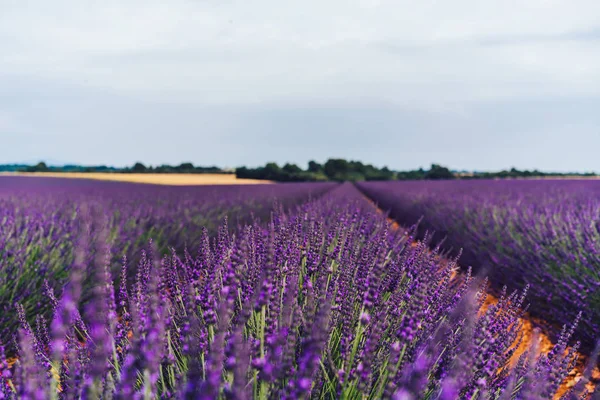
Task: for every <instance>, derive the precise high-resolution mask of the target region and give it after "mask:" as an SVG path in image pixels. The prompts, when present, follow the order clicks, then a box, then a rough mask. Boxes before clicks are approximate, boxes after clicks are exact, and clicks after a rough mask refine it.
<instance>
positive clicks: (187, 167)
mask: <svg viewBox="0 0 600 400" xmlns="http://www.w3.org/2000/svg"><path fill="white" fill-rule="evenodd" d="M175 169H176V170H178V171H181V172H186V171H189V172H191V171H193V170H194V164H192V163H189V162H188V163H182V164H181V165H179V166H178V167H175Z"/></svg>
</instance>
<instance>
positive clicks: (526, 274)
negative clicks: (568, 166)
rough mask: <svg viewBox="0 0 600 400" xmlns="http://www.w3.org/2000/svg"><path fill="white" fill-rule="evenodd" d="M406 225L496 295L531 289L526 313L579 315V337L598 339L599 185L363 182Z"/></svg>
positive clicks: (564, 318) (558, 318) (553, 319)
mask: <svg viewBox="0 0 600 400" xmlns="http://www.w3.org/2000/svg"><path fill="white" fill-rule="evenodd" d="M359 187H360V189H361V190H362V191H363V192H364V193H365V194H367V195H368V196H369V197H371V198H372V199H374V200H375V201H376V202H377V203H379V205H380V206H381V207H382V208H384V209H387V210H390V211H391V215H392V216H393V217H394V218H396V219H397V220H398V221H400V222H401V223H404V224H408V225H410V224H414V223H416V222H417V221H418V220H419V219H420V218H421V217H423V219H422V221H421V223H420V225H421V228H422V230H423V231H425V230H431V231H436V232H437V238H442V237H445V243H444V246H445V247H446V248H453V249H455V250H458V249H463V255H462V257H461V263H462V264H464V265H472V266H473V267H474V268H480V269H481V270H482V271H483V272H484V273H485V274H486V275H489V276H490V280H491V282H492V284H495V285H496V288H501V287H502V286H503V285H510V286H513V287H521V288H522V287H525V285H531V287H532V290H531V291H530V294H529V299H530V301H531V303H532V306H531V312H532V314H534V315H535V316H537V317H540V318H542V319H544V320H546V321H548V322H550V323H553V324H557V325H558V326H561V325H562V324H564V323H566V322H568V321H572V320H573V318H575V316H576V315H577V313H578V312H579V311H582V312H583V318H582V321H581V323H582V329H581V337H582V339H583V340H584V342H585V344H586V345H587V346H589V347H591V346H593V343H594V341H595V340H597V339H598V336H599V335H600V231H599V228H600V182H597V181H554V180H545V181H543V180H536V181H506V180H504V181H446V182H394V183H375V182H373V183H361V184H360V185H359Z"/></svg>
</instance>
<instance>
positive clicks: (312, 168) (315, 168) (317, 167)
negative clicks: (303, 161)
mask: <svg viewBox="0 0 600 400" xmlns="http://www.w3.org/2000/svg"><path fill="white" fill-rule="evenodd" d="M308 172H314V173H317V172H323V166H322V165H321V164H319V163H318V162H315V161H312V160H311V161H309V162H308Z"/></svg>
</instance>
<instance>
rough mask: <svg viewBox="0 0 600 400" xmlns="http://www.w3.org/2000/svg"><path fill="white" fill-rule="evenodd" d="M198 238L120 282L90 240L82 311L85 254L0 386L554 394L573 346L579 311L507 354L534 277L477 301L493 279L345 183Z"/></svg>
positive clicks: (15, 389)
mask: <svg viewBox="0 0 600 400" xmlns="http://www.w3.org/2000/svg"><path fill="white" fill-rule="evenodd" d="M99 226H102V223H100V224H99ZM99 237H101V235H99ZM84 239H85V238H84ZM84 241H85V240H83V239H82V242H84ZM199 243H200V245H199V246H198V248H197V250H196V252H195V253H194V255H191V254H190V253H188V252H187V251H184V252H176V251H173V252H172V253H171V254H170V255H166V256H163V257H160V255H159V254H158V253H157V251H156V249H155V246H154V244H153V243H150V244H149V245H148V246H146V247H147V249H146V251H145V252H144V254H143V255H142V257H141V259H140V261H139V263H138V265H137V268H136V269H135V270H136V274H135V279H133V281H132V280H129V281H127V280H128V276H131V274H127V273H122V274H121V275H120V276H121V278H120V279H121V282H120V284H119V286H116V285H115V284H114V282H113V284H109V282H110V280H111V279H112V280H113V281H114V279H115V278H116V277H113V276H110V275H111V274H110V272H108V269H107V261H106V260H107V259H108V256H107V254H108V253H109V251H110V250H109V249H108V248H107V247H103V246H102V242H101V241H96V243H94V246H95V248H96V253H95V254H96V257H95V258H94V262H93V268H92V271H93V274H94V276H95V279H94V286H93V292H92V296H91V300H90V303H89V304H88V306H87V307H85V310H84V311H85V312H83V313H82V314H79V313H78V312H75V311H72V307H71V306H68V305H69V304H70V303H71V302H72V301H74V300H75V299H76V298H77V296H76V295H73V294H72V293H77V291H78V290H79V289H78V288H77V287H76V286H77V285H78V283H77V282H78V281H77V279H76V276H77V273H78V272H77V271H78V270H79V268H78V267H76V265H75V266H74V268H73V269H72V274H73V275H74V276H75V279H74V281H73V282H71V285H70V287H71V289H66V290H65V295H64V296H63V298H62V299H60V301H59V302H58V304H57V305H56V311H55V314H54V318H53V322H52V329H51V331H52V340H50V341H49V340H47V339H46V336H45V334H44V332H45V331H46V329H45V328H43V325H44V323H43V321H42V322H40V325H41V328H40V329H37V330H34V329H32V328H31V326H29V324H28V323H27V321H25V320H24V318H23V321H22V327H21V330H20V334H19V361H18V362H17V364H16V366H15V368H14V369H13V370H12V371H10V372H9V370H7V369H6V368H5V367H3V368H2V369H1V371H2V377H1V378H0V393H1V394H2V395H0V398H1V396H4V397H3V398H9V399H12V398H15V399H16V398H36V399H37V398H64V399H73V398H103V399H110V398H115V399H131V398H133V399H155V398H163V399H213V398H222V399H230V398H231V399H250V398H255V399H268V398H282V399H308V398H315V399H333V398H345V399H379V398H393V399H437V398H440V399H454V398H466V399H546V398H550V397H552V394H553V393H555V392H556V390H557V389H558V385H559V384H560V383H561V382H562V381H563V380H564V378H565V377H566V375H567V373H568V372H569V370H570V368H571V366H572V365H573V362H574V361H575V360H574V359H575V356H574V349H573V348H571V349H567V343H568V341H569V339H570V337H571V336H572V335H573V330H574V326H573V327H571V328H566V329H565V331H564V332H563V335H562V336H561V339H560V341H559V342H558V344H557V345H556V346H555V348H554V350H553V351H552V352H551V353H550V354H548V355H539V354H538V351H537V349H536V348H535V346H534V347H533V348H531V349H530V351H529V352H528V353H525V354H523V355H522V356H521V357H520V359H519V361H518V363H517V366H516V367H515V368H512V369H510V368H508V360H509V359H510V358H511V357H512V355H513V353H514V348H515V346H514V344H515V341H518V337H519V328H520V326H519V317H520V316H521V313H522V311H521V307H522V306H523V302H524V293H516V292H515V293H513V294H505V295H504V296H502V297H501V298H500V301H499V302H498V304H496V305H493V306H490V307H489V308H488V309H487V310H486V311H485V312H478V310H479V309H480V305H481V304H482V303H483V301H484V300H485V292H484V291H485V287H484V286H482V285H479V284H477V283H476V282H475V280H474V279H471V278H470V277H467V278H466V279H464V280H462V281H461V282H460V283H459V284H458V285H455V284H452V281H451V277H452V275H453V272H454V269H455V268H456V264H455V263H454V262H445V261H442V260H441V258H440V257H439V254H438V253H437V252H435V251H434V252H431V251H429V250H428V247H427V243H420V244H417V245H416V246H413V245H412V243H413V237H412V235H411V233H410V232H409V233H404V232H402V231H400V230H396V231H394V230H391V229H390V227H389V223H388V222H387V221H386V220H385V218H384V216H381V215H378V214H377V213H375V212H374V210H373V209H372V208H371V206H370V204H368V203H366V201H365V200H364V199H362V198H361V197H360V195H359V194H358V192H357V191H356V189H355V188H354V187H353V186H351V185H343V186H341V187H338V188H337V189H335V190H334V191H332V192H331V193H329V194H327V195H326V196H325V197H323V198H321V199H317V200H315V201H311V202H308V203H306V204H304V205H302V206H300V207H298V208H297V209H296V210H294V211H293V212H282V211H275V212H274V213H273V214H272V216H271V220H270V222H269V223H267V224H263V223H252V224H250V225H247V226H246V227H245V228H243V229H241V230H238V231H237V233H235V234H232V233H231V232H230V229H229V228H228V226H227V225H223V226H222V227H221V228H220V229H219V230H218V232H217V234H216V235H214V236H209V235H208V233H206V232H205V233H203V235H202V238H201V240H200V242H199ZM125 268H133V266H131V265H126V266H125ZM125 281H127V282H125ZM67 288H69V286H68V287H67ZM117 288H118V290H117ZM115 293H116V294H115ZM49 302H50V303H53V300H52V299H50V300H49ZM0 361H1V360H0ZM2 365H3V364H0V366H2ZM578 390H583V389H581V388H578ZM578 395H580V393H568V394H567V396H578ZM566 398H578V397H566Z"/></svg>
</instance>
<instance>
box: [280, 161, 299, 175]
mask: <svg viewBox="0 0 600 400" xmlns="http://www.w3.org/2000/svg"><path fill="white" fill-rule="evenodd" d="M282 169H283V170H284V171H285V172H287V173H289V174H299V173H301V172H302V168H300V167H299V166H297V165H296V164H289V163H288V164H285V165H284V166H283V168H282Z"/></svg>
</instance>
